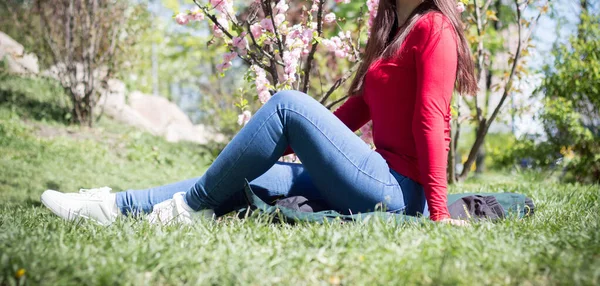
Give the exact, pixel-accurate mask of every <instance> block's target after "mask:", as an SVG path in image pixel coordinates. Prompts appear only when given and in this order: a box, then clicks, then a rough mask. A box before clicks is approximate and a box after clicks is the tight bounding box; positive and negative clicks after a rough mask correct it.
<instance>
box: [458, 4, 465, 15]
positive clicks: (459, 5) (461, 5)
mask: <svg viewBox="0 0 600 286" xmlns="http://www.w3.org/2000/svg"><path fill="white" fill-rule="evenodd" d="M465 9H466V7H465V3H463V2H458V4H457V5H456V12H458V13H459V14H460V13H462V12H464V11H465Z"/></svg>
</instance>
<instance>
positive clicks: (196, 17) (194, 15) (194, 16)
mask: <svg viewBox="0 0 600 286" xmlns="http://www.w3.org/2000/svg"><path fill="white" fill-rule="evenodd" d="M190 12H191V14H190V15H189V18H190V20H192V21H202V20H204V12H202V10H201V9H200V8H199V7H194V8H193V9H192V10H191V11H190Z"/></svg>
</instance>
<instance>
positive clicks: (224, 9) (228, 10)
mask: <svg viewBox="0 0 600 286" xmlns="http://www.w3.org/2000/svg"><path fill="white" fill-rule="evenodd" d="M210 4H211V5H212V6H213V7H214V8H215V9H216V10H217V11H219V12H221V13H223V14H233V3H232V2H231V0H210Z"/></svg>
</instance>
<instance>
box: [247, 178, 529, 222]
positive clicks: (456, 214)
mask: <svg viewBox="0 0 600 286" xmlns="http://www.w3.org/2000/svg"><path fill="white" fill-rule="evenodd" d="M244 190H245V194H246V199H247V200H248V205H249V207H250V209H251V210H258V211H260V212H261V213H265V214H276V215H277V216H276V217H277V218H278V219H281V220H284V221H286V222H296V221H307V222H319V223H322V222H324V221H332V220H343V221H365V220H368V219H371V218H374V217H378V218H383V219H386V220H393V221H395V222H397V223H402V222H425V221H428V220H429V219H427V218H426V217H414V216H408V215H404V214H397V213H389V212H381V211H379V212H368V213H359V214H353V215H344V214H341V213H338V212H336V211H333V210H326V209H327V207H326V205H325V204H324V203H323V202H317V201H309V200H308V199H306V198H305V197H302V196H293V197H288V198H284V199H281V200H279V201H277V202H276V203H275V205H270V204H267V203H266V202H264V201H263V200H262V199H261V198H259V197H258V196H257V195H256V194H255V193H254V191H252V188H251V187H250V184H249V183H248V181H246V184H245V187H244ZM448 208H449V211H450V215H451V217H452V218H462V219H492V220H496V219H501V218H504V217H506V216H517V217H518V218H523V217H525V216H529V215H532V214H533V212H534V208H535V207H534V205H533V201H532V200H531V199H530V198H527V197H526V196H525V195H522V194H515V193H466V194H450V195H448Z"/></svg>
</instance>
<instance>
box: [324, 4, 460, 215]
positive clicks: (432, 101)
mask: <svg viewBox="0 0 600 286" xmlns="http://www.w3.org/2000/svg"><path fill="white" fill-rule="evenodd" d="M455 37H456V36H455V33H454V29H453V27H452V24H451V23H450V22H449V20H448V19H447V18H445V16H443V15H442V14H441V13H439V12H431V13H428V14H426V15H424V16H423V17H422V18H421V19H419V20H418V22H417V23H416V24H415V26H414V27H413V29H412V30H411V31H410V32H409V34H408V36H407V37H406V39H405V41H404V43H403V44H402V47H401V48H400V50H399V52H398V53H397V54H396V56H394V57H392V58H389V59H381V60H378V61H376V62H374V63H373V64H371V66H370V67H369V70H368V71H367V74H366V77H365V81H364V92H363V94H362V96H356V97H351V98H350V99H348V100H347V101H346V102H345V103H344V104H343V105H342V106H340V107H339V108H338V109H337V110H336V111H335V112H334V114H335V115H336V116H337V117H338V118H339V119H340V120H341V121H342V122H344V124H346V126H348V128H350V129H351V130H352V131H356V130H358V129H359V128H360V127H362V126H363V125H364V124H366V123H367V122H368V121H369V120H372V122H373V141H374V144H375V147H376V151H377V152H378V153H380V154H381V156H382V157H383V158H384V159H385V160H386V161H387V163H388V165H389V166H390V168H392V169H393V170H395V171H396V172H398V173H399V174H402V175H404V176H406V177H408V178H410V179H412V180H414V181H416V182H418V183H420V184H421V185H422V186H423V189H424V191H425V197H426V199H427V203H428V205H429V212H430V218H431V219H432V220H434V221H435V220H441V219H444V218H449V217H450V215H449V213H448V207H447V181H446V166H447V158H448V150H449V142H450V119H451V115H450V100H451V97H452V91H453V90H454V83H455V79H456V69H457V41H456V39H455Z"/></svg>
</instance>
